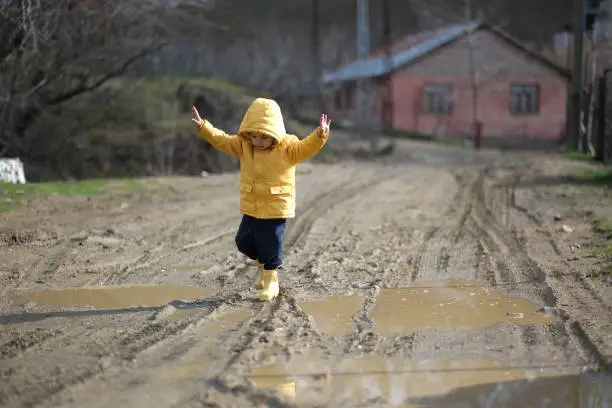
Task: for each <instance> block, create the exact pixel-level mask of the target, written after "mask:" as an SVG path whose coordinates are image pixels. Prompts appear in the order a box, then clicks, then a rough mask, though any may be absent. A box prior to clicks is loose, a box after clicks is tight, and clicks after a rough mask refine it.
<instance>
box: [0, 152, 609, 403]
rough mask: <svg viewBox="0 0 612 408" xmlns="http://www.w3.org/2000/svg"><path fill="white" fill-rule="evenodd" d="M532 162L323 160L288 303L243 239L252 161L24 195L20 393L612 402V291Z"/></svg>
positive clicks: (311, 178)
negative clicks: (241, 167) (232, 167)
mask: <svg viewBox="0 0 612 408" xmlns="http://www.w3.org/2000/svg"><path fill="white" fill-rule="evenodd" d="M517 160H519V158H518V157H516V156H512V155H502V154H500V153H498V152H493V151H490V152H485V151H483V152H480V153H478V154H476V153H474V152H469V151H466V150H462V149H455V148H453V147H441V146H437V147H436V146H429V145H422V144H412V143H407V144H405V145H402V144H400V145H398V148H396V149H395V151H394V153H393V155H392V156H388V157H386V158H379V159H376V160H371V161H359V162H355V161H351V160H347V161H342V162H339V163H335V164H327V165H322V164H316V165H313V164H305V166H307V170H308V171H303V172H300V173H299V174H298V189H297V202H298V208H297V213H298V216H297V217H296V218H295V219H293V220H291V221H290V222H289V224H288V228H287V233H286V237H285V262H284V265H283V268H282V270H281V271H280V273H279V279H280V286H281V293H280V296H279V297H278V298H277V299H276V300H275V301H273V302H269V303H261V302H259V301H258V296H257V295H258V292H257V290H255V289H254V287H253V283H254V277H255V270H256V267H255V265H253V263H252V262H250V261H249V260H248V259H246V258H245V257H244V256H242V255H240V254H238V253H237V252H236V251H235V248H234V243H233V234H234V233H235V230H236V228H237V226H238V223H239V219H240V218H239V215H238V214H239V211H238V197H237V193H236V191H235V188H234V187H235V185H236V183H237V181H238V178H237V175H236V174H224V175H216V176H214V177H209V178H204V179H200V178H193V179H190V178H186V179H177V180H174V181H173V185H172V189H171V192H168V193H165V195H155V194H151V195H147V194H144V193H139V194H138V195H134V196H133V197H126V196H125V195H123V196H121V197H112V196H110V197H105V196H101V197H97V198H92V200H91V201H88V202H87V203H84V202H80V201H79V202H77V201H75V202H72V201H69V200H60V199H59V198H50V199H49V201H44V202H43V201H41V202H40V203H39V204H36V203H35V204H32V205H33V206H34V207H32V208H29V209H23V210H17V212H15V213H14V214H13V215H12V216H11V217H10V218H8V217H4V218H3V220H2V222H3V223H4V224H3V227H2V228H3V231H2V234H4V235H6V236H13V235H15V234H17V233H18V235H19V236H20V237H24V239H20V240H19V241H18V242H12V241H11V242H12V243H11V244H10V245H0V257H1V260H2V262H1V264H2V265H3V269H2V270H0V294H1V296H0V406H2V407H34V406H36V407H75V408H76V407H79V408H82V407H85V408H98V407H100V408H101V407H109V406H112V407H130V408H138V407H143V408H145V407H148V406H156V407H161V408H163V407H168V408H170V407H203V406H232V407H253V406H265V407H284V406H287V407H289V406H304V407H314V406H317V407H337V406H346V407H365V406H367V407H378V406H381V407H382V406H406V407H420V408H423V407H475V408H489V407H495V408H498V407H517V406H518V407H542V406H551V407H553V406H554V407H572V408H607V407H612V403H611V401H610V392H611V391H610V390H612V382H611V380H610V378H609V377H608V376H606V375H605V373H606V370H609V368H610V366H609V365H610V356H612V348H611V347H612V345H611V344H610V341H609V334H608V333H610V331H611V329H612V324H610V316H611V311H612V306H611V303H610V296H608V292H606V291H605V288H604V287H603V286H602V287H598V286H595V285H591V284H590V283H589V282H590V281H588V280H587V279H585V278H582V279H580V276H582V275H577V274H578V272H577V271H578V270H582V269H585V270H586V269H588V268H589V265H590V264H587V263H586V261H584V262H583V261H569V260H568V259H574V258H575V257H576V254H575V250H572V249H571V248H572V247H571V245H572V242H571V241H568V239H570V238H569V237H568V235H567V233H564V234H566V235H563V234H561V233H558V229H554V228H552V227H550V228H549V227H548V226H547V225H546V224H545V223H543V222H541V220H540V219H539V218H538V217H536V216H534V215H533V214H532V213H531V211H534V210H533V209H532V208H540V209H542V206H544V205H552V204H542V203H540V202H538V201H537V200H535V199H533V200H531V201H529V200H528V199H525V200H526V201H524V202H522V201H520V199H521V197H527V198H529V197H532V196H533V197H537V195H532V196H530V195H529V194H527V193H526V192H525V191H521V193H520V194H519V193H517V191H518V189H519V187H518V186H517V185H516V183H515V182H516V180H517V179H519V178H520V177H519V176H521V175H524V174H527V173H528V172H529V171H530V170H529V168H530V167H526V168H525V169H517V167H516V162H517ZM533 162H534V163H535V162H537V160H535V159H534V161H533ZM534 166H535V164H534ZM519 172H520V174H519ZM521 177H522V176H521ZM161 182H163V180H162V181H158V183H161ZM529 191H531V190H529ZM533 194H535V193H533ZM54 200H55V201H54ZM37 205H38V207H37ZM534 206H536V207H534ZM537 206H539V207H537ZM119 209H120V210H119ZM49 212H52V213H53V214H54V216H53V217H47V216H43V215H42V214H48V213H49ZM26 238H27V239H26ZM576 262H583V263H580V264H579V267H578V266H576V265H577V263H576ZM580 268H582V269H580ZM26 271H28V272H27V273H26Z"/></svg>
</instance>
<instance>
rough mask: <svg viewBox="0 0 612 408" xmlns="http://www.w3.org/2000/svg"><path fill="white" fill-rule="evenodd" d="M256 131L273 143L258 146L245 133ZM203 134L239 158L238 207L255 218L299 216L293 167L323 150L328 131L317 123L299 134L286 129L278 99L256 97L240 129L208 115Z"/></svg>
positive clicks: (212, 143)
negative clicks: (233, 131) (230, 129)
mask: <svg viewBox="0 0 612 408" xmlns="http://www.w3.org/2000/svg"><path fill="white" fill-rule="evenodd" d="M247 132H256V133H260V134H264V135H267V136H270V137H273V138H274V139H275V140H276V143H275V144H274V146H273V147H272V148H270V149H267V150H256V149H254V148H253V146H252V145H251V142H250V141H249V140H248V139H247V138H246V137H244V136H242V135H244V134H245V133H247ZM199 133H200V136H202V137H203V138H204V139H206V140H207V141H208V142H209V143H210V144H211V145H213V146H214V147H216V148H217V149H219V150H221V151H222V152H224V153H227V154H229V155H231V156H234V157H237V158H239V159H240V212H241V213H242V214H246V215H250V216H251V217H255V218H293V217H295V167H296V165H297V164H298V163H299V162H301V161H304V160H306V159H308V158H310V157H312V156H314V155H315V154H316V153H318V152H319V150H321V148H322V147H323V146H324V145H325V142H326V141H327V138H328V136H329V133H328V132H322V131H321V130H320V129H319V128H317V130H315V131H314V132H312V133H311V134H310V135H308V136H307V137H305V138H304V139H302V140H300V139H298V138H297V137H296V136H293V135H288V134H287V133H286V131H285V124H284V121H283V116H282V114H281V109H280V107H279V106H278V104H277V103H276V102H275V101H273V100H271V99H265V98H257V99H256V100H255V101H253V103H252V104H251V106H249V108H248V110H247V112H246V114H245V115H244V118H243V119H242V123H241V124H240V129H239V130H238V135H227V134H226V133H225V132H223V131H222V130H219V129H217V128H215V127H214V126H213V125H212V124H211V123H210V122H208V121H206V120H205V121H204V123H203V124H202V126H201V127H200V130H199Z"/></svg>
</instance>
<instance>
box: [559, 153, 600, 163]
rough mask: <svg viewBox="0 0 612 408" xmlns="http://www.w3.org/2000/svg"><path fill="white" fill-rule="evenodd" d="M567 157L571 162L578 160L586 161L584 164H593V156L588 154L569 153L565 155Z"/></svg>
mask: <svg viewBox="0 0 612 408" xmlns="http://www.w3.org/2000/svg"><path fill="white" fill-rule="evenodd" d="M565 157H567V158H568V159H570V160H577V161H584V162H593V161H594V159H593V156H591V155H590V154H588V153H582V152H568V153H565Z"/></svg>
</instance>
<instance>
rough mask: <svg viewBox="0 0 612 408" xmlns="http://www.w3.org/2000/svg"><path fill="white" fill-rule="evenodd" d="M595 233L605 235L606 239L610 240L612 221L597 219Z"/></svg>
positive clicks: (611, 237) (611, 236)
mask: <svg viewBox="0 0 612 408" xmlns="http://www.w3.org/2000/svg"><path fill="white" fill-rule="evenodd" d="M595 231H597V232H599V233H600V234H604V235H606V238H607V239H612V219H609V218H599V219H598V220H597V221H595Z"/></svg>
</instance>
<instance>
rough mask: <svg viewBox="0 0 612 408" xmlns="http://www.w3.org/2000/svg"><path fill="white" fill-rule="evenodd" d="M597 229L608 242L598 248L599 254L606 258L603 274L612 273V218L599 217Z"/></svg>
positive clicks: (596, 223)
mask: <svg viewBox="0 0 612 408" xmlns="http://www.w3.org/2000/svg"><path fill="white" fill-rule="evenodd" d="M594 228H595V231H596V232H597V233H599V234H601V235H602V236H603V237H604V238H605V240H606V242H605V244H604V245H603V246H602V247H601V248H599V249H598V250H597V254H598V255H599V256H602V257H603V258H604V267H603V268H602V270H601V273H602V275H604V276H610V275H612V219H610V218H599V219H598V220H596V221H595V226H594Z"/></svg>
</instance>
